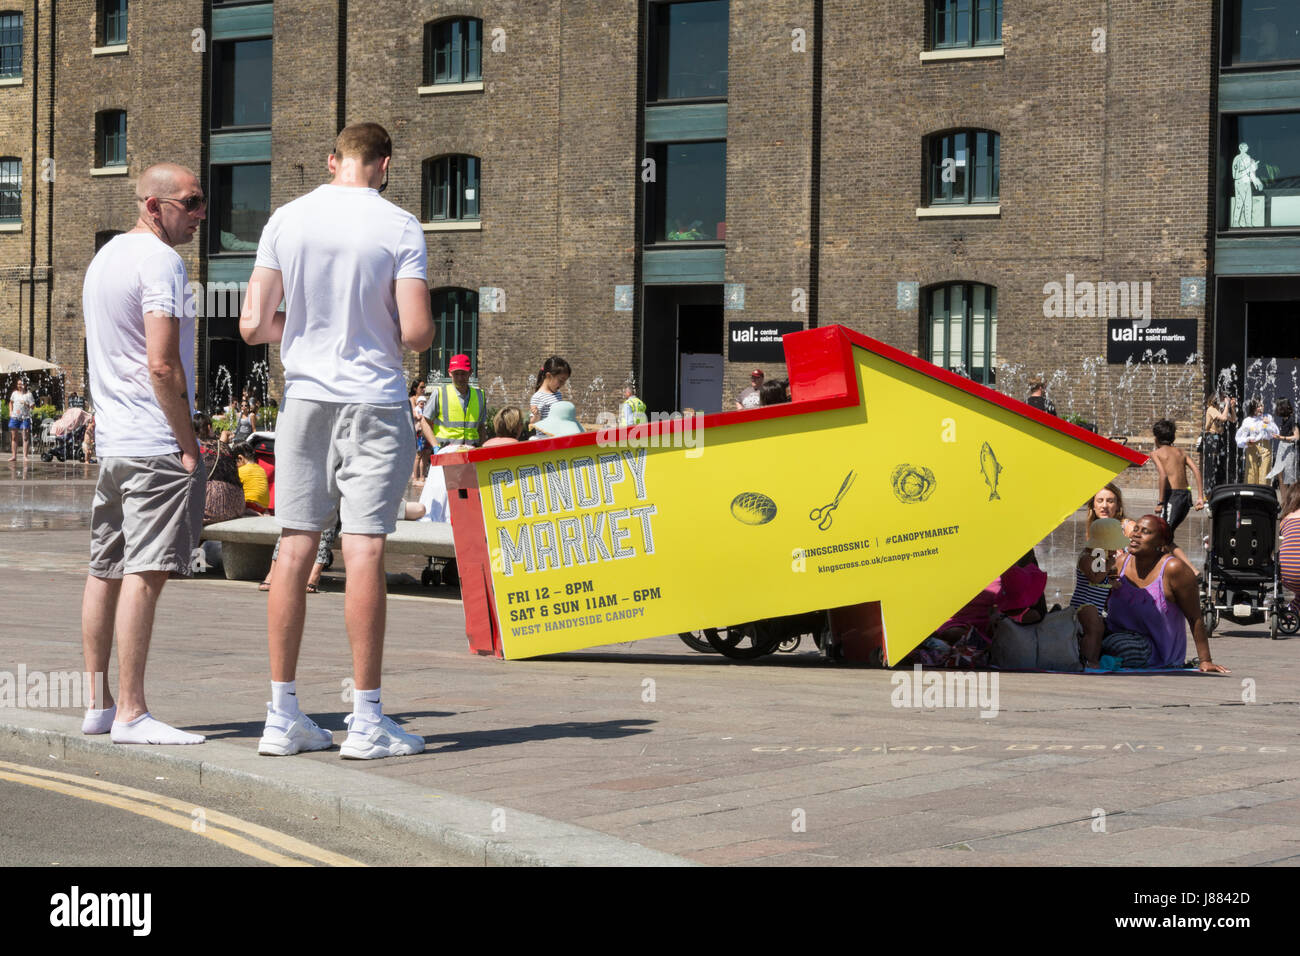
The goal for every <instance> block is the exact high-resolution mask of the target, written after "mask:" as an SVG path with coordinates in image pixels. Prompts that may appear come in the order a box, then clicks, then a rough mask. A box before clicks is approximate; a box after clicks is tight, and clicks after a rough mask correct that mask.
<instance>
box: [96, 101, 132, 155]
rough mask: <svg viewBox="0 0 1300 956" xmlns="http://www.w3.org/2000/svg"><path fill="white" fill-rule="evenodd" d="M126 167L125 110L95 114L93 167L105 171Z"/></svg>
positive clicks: (104, 111)
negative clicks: (113, 167) (115, 167)
mask: <svg viewBox="0 0 1300 956" xmlns="http://www.w3.org/2000/svg"><path fill="white" fill-rule="evenodd" d="M125 165H126V110H103V111H101V112H99V113H96V114H95V166H96V167H97V168H99V169H106V168H108V167H110V166H125Z"/></svg>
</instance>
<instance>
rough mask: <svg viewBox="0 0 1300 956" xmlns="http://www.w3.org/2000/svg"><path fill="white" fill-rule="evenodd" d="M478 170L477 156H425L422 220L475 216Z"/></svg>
mask: <svg viewBox="0 0 1300 956" xmlns="http://www.w3.org/2000/svg"><path fill="white" fill-rule="evenodd" d="M478 170H479V162H478V157H477V156H439V157H437V158H436V159H426V160H425V161H424V169H423V172H424V175H423V182H424V186H423V189H422V191H421V203H420V208H421V210H422V218H423V219H424V221H425V222H438V221H440V220H465V219H471V220H472V219H478V218H479V215H478V200H479V192H478V178H479V176H478ZM452 354H455V353H452Z"/></svg>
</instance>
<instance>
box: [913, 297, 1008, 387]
mask: <svg viewBox="0 0 1300 956" xmlns="http://www.w3.org/2000/svg"><path fill="white" fill-rule="evenodd" d="M921 302H922V305H921V336H922V340H923V342H924V343H925V352H924V354H925V356H926V357H927V358H928V359H929V360H930V361H931V362H933V363H934V364H935V365H938V366H941V367H943V368H946V369H949V370H950V371H953V372H957V373H958V374H960V375H965V376H966V377H967V378H970V379H973V380H974V381H976V382H979V383H980V384H981V385H989V386H992V385H993V384H994V381H995V379H996V371H997V353H998V290H997V289H996V288H994V287H993V286H991V285H981V284H980V283H978V282H951V283H948V284H946V285H939V286H932V287H931V288H929V289H927V290H926V294H925V295H924V296H923V297H922V299H921Z"/></svg>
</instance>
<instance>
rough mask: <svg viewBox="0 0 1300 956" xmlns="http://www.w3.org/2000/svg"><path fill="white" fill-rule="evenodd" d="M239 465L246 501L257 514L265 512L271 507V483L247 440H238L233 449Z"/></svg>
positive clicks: (249, 507)
mask: <svg viewBox="0 0 1300 956" xmlns="http://www.w3.org/2000/svg"><path fill="white" fill-rule="evenodd" d="M231 451H232V452H234V454H235V463H236V464H238V465H239V480H240V482H241V483H242V484H243V486H244V503H245V505H246V506H247V507H248V509H249V510H250V511H252V512H253V513H255V514H265V513H266V510H267V509H268V508H270V507H271V484H270V482H269V481H267V480H266V472H265V471H264V470H263V469H262V466H261V465H259V464H258V463H257V459H256V458H255V457H254V455H253V446H252V445H250V444H249V443H248V442H246V441H241V442H236V443H235V446H234V447H233V448H232V449H231Z"/></svg>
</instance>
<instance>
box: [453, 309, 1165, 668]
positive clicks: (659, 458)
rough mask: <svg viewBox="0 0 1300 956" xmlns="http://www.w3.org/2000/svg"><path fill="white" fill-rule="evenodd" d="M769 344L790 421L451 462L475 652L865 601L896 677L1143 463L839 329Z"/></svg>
mask: <svg viewBox="0 0 1300 956" xmlns="http://www.w3.org/2000/svg"><path fill="white" fill-rule="evenodd" d="M784 344H785V348H786V355H787V363H788V367H789V369H790V373H791V389H792V393H793V397H794V401H793V402H792V403H791V404H787V405H778V406H770V407H767V408H763V409H758V410H753V411H745V412H729V413H724V414H719V415H710V416H707V417H706V418H705V419H704V421H703V423H702V427H698V426H697V423H695V422H690V421H688V422H684V423H683V422H675V423H671V424H670V423H661V424H659V425H650V426H640V427H633V428H631V429H618V430H615V429H609V430H606V431H602V432H598V433H588V434H586V435H580V436H574V437H572V438H566V439H554V440H549V441H546V442H531V443H527V444H523V445H517V446H506V447H503V448H493V449H485V450H482V451H477V452H473V453H470V454H469V455H468V456H461V457H459V458H450V459H446V460H447V461H448V464H451V465H455V464H456V463H457V462H461V463H463V464H465V465H466V467H463V468H461V469H456V468H454V467H453V468H451V469H449V480H448V484H449V487H450V488H456V489H466V490H473V491H476V492H477V498H478V500H479V501H480V502H481V518H480V517H478V515H477V512H476V510H475V509H473V508H472V507H468V506H467V504H466V501H464V500H462V501H460V502H457V500H456V495H455V494H453V502H452V504H453V512H452V520H453V526H454V530H455V535H456V545H457V556H458V558H459V559H460V564H461V577H462V582H463V586H464V587H466V588H467V590H466V592H465V596H466V601H465V608H466V617H467V630H468V631H469V632H470V635H471V644H472V645H473V646H474V647H475V649H476V650H479V651H480V652H481V653H486V652H489V651H488V645H487V644H486V642H485V641H484V640H483V638H482V635H483V634H485V633H486V632H487V631H488V630H489V629H490V631H491V633H492V639H491V651H490V652H495V653H497V654H499V655H500V656H504V657H507V658H520V657H533V656H536V655H539V654H550V653H555V652H558V651H567V650H575V649H578V648H583V647H592V646H595V645H600V644H611V643H617V642H623V641H632V640H639V639H641V638H646V637H654V636H658V635H663V634H674V633H678V632H681V631H689V630H699V629H701V628H705V627H724V626H728V625H733V624H738V623H743V622H747V621H754V620H759V619H762V618H769V617H776V616H780V615H787V614H794V613H799V612H803V611H810V610H818V609H822V608H831V607H840V606H844V605H851V604H858V603H862V602H867V601H875V600H879V601H881V602H882V605H881V612H882V616H883V621H884V628H885V648H886V659H887V660H888V661H893V662H896V661H898V660H900V659H901V658H902V657H903V656H904V655H905V654H907V652H908V651H910V650H911V649H912V648H914V647H915V646H916V645H917V644H919V643H920V642H921V641H922V640H923V639H924V638H925V637H926V636H927V635H929V634H930V633H931V632H932V631H933V630H934V629H935V628H936V627H937V626H938V625H940V624H942V623H943V622H944V621H945V620H946V619H947V618H948V617H949V616H950V615H951V614H952V613H953V612H954V611H956V610H958V609H959V608H960V607H962V606H963V605H964V604H965V603H966V602H967V601H968V600H970V598H971V597H972V596H974V595H975V594H976V593H978V592H979V591H980V590H981V589H982V588H983V587H984V586H985V585H986V584H988V582H989V581H990V580H992V579H993V578H995V577H997V576H998V574H999V573H1001V572H1002V571H1003V570H1004V569H1006V568H1007V567H1008V566H1010V565H1011V564H1013V563H1014V562H1015V561H1016V559H1017V558H1019V557H1020V556H1021V555H1023V554H1024V553H1025V552H1026V551H1028V550H1029V549H1030V548H1031V547H1033V546H1034V545H1035V544H1036V543H1038V542H1039V541H1040V540H1041V539H1042V538H1043V537H1045V536H1046V535H1047V534H1048V533H1049V532H1050V531H1051V530H1052V529H1053V528H1054V527H1056V526H1057V525H1058V524H1060V523H1061V522H1062V521H1064V520H1065V519H1066V518H1068V517H1069V516H1070V515H1071V514H1072V513H1073V512H1074V511H1075V510H1076V509H1077V508H1078V507H1079V505H1080V504H1081V503H1082V502H1084V501H1086V500H1087V499H1088V497H1089V496H1090V495H1092V494H1093V493H1094V492H1095V491H1096V490H1097V489H1098V488H1099V487H1101V486H1102V485H1103V484H1105V483H1106V482H1107V481H1109V480H1110V479H1111V478H1112V477H1114V476H1115V475H1116V474H1118V473H1119V472H1120V471H1122V470H1123V469H1124V468H1125V467H1127V466H1128V465H1129V464H1141V463H1142V462H1143V461H1145V457H1144V456H1142V455H1140V454H1137V453H1135V452H1133V451H1130V450H1129V449H1126V448H1124V447H1123V446H1120V445H1117V444H1114V443H1112V442H1108V441H1105V440H1104V439H1101V438H1098V437H1097V436H1096V435H1093V434H1091V433H1090V432H1085V431H1083V430H1082V429H1078V428H1076V427H1074V426H1072V425H1069V424H1068V423H1065V422H1063V421H1061V420H1060V419H1057V418H1055V417H1054V416H1048V415H1046V414H1044V413H1042V412H1038V411H1037V410H1035V409H1032V408H1030V407H1029V406H1027V405H1024V404H1022V403H1020V402H1017V401H1014V400H1011V399H1008V398H1006V397H1005V396H1003V395H1000V394H998V393H996V392H994V391H992V390H990V389H987V388H984V387H982V386H979V385H976V384H974V383H972V382H970V381H969V380H967V379H964V378H962V377H960V376H957V375H954V374H952V373H949V372H945V371H944V370H942V369H938V368H936V367H935V366H933V365H930V364H928V363H926V362H922V361H920V360H918V359H916V358H914V357H912V356H909V355H906V354H904V353H902V352H899V351H898V350H896V349H893V348H891V347H890V346H887V345H884V344H883V343H880V342H876V341H875V340H872V339H869V338H867V337H865V336H861V335H858V334H857V333H854V332H851V331H850V330H847V329H844V328H842V327H839V326H832V327H829V328H822V329H810V330H807V331H804V332H799V333H794V334H791V335H787V336H786V337H785V339H784ZM469 466H472V468H471V467H469ZM471 486H472V487H471ZM468 500H469V504H472V497H471V498H469V499H468ZM458 506H459V507H458ZM476 555H477V556H479V557H481V559H482V563H484V564H486V565H488V566H487V567H482V568H479V569H476V568H475V567H474V564H475V563H476V560H475V556H476ZM467 565H468V567H467ZM467 572H468V580H467ZM480 581H481V582H482V584H481V591H480V590H479V588H480V584H479V582H480ZM485 615H490V616H491V619H490V620H483V618H484V616H485ZM476 634H477V635H479V636H478V637H476V636H475V635H476Z"/></svg>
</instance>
